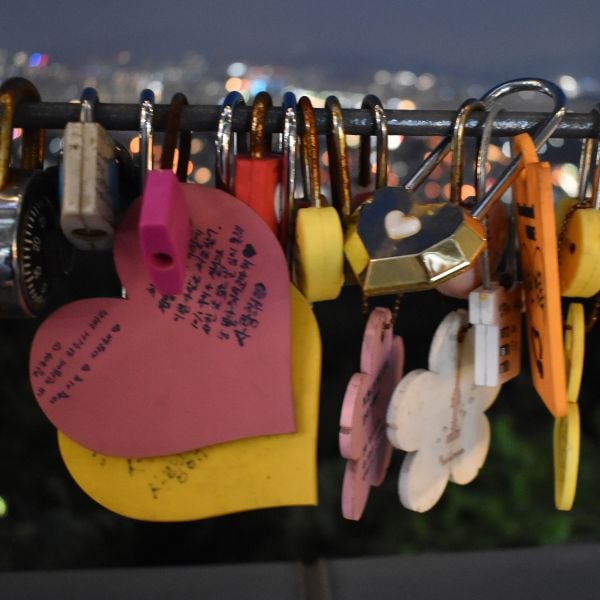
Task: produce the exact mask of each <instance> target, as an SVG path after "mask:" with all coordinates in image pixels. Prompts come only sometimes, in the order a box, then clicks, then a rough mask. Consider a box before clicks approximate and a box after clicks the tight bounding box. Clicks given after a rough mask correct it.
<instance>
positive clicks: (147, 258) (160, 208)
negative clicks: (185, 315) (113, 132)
mask: <svg viewBox="0 0 600 600" xmlns="http://www.w3.org/2000/svg"><path fill="white" fill-rule="evenodd" d="M187 103H188V102H187V98H186V97H185V95H184V94H181V93H177V94H175V95H174V96H173V98H172V100H171V104H170V106H169V113H168V116H167V127H166V130H165V139H164V144H163V149H162V153H161V162H160V167H161V168H160V169H159V170H157V171H148V173H147V174H146V181H145V183H144V191H143V194H142V201H141V202H142V208H141V212H140V220H139V224H138V228H139V239H140V248H141V250H142V256H143V259H144V263H145V265H146V268H147V269H148V272H149V274H150V277H151V279H152V282H153V283H154V285H155V286H156V289H157V290H158V291H159V292H160V293H161V294H170V295H176V294H180V293H181V291H182V288H183V284H184V281H185V263H186V258H187V253H188V246H189V242H190V237H191V227H190V216H189V212H188V209H187V205H186V202H185V198H184V196H183V191H182V189H181V186H180V182H185V180H186V179H187V168H188V161H189V157H190V146H191V132H190V131H182V132H179V123H180V121H181V112H182V110H183V107H184V106H185V105H187ZM178 134H179V155H178V160H177V167H176V171H177V175H175V174H173V171H172V168H173V157H174V153H175V143H176V141H177V136H178Z"/></svg>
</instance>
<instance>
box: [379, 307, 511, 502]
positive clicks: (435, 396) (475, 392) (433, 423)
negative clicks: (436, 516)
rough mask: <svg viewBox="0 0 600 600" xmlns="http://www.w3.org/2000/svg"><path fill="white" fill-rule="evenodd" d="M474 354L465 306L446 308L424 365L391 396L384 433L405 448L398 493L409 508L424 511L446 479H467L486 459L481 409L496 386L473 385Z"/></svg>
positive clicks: (487, 428) (487, 434) (487, 441)
mask: <svg viewBox="0 0 600 600" xmlns="http://www.w3.org/2000/svg"><path fill="white" fill-rule="evenodd" d="M473 353H474V345H473V329H472V328H470V327H469V325H468V322H467V315H466V313H465V311H463V310H457V311H453V312H451V313H449V314H448V315H446V317H445V318H444V320H443V321H442V322H441V323H440V325H439V326H438V328H437V330H436V332H435V335H434V336H433V340H432V341H431V347H430V350H429V364H428V369H415V370H413V371H410V372H409V373H406V374H405V375H404V377H403V378H402V379H401V380H400V383H399V384H398V386H397V387H396V389H395V390H394V393H393V395H392V399H391V402H390V405H389V408H388V412H387V418H386V420H387V426H388V427H387V433H388V438H389V440H390V442H391V443H392V444H393V445H394V446H395V447H396V448H399V449H401V450H404V451H406V452H407V454H406V455H405V457H404V460H403V463H402V468H401V470H400V477H399V481H398V492H399V496H400V501H401V502H402V504H403V505H404V506H406V507H407V508H409V509H411V510H414V511H417V512H424V511H426V510H429V509H430V508H432V507H433V506H434V504H435V503H436V502H437V501H438V500H439V499H440V497H441V496H442V494H443V493H444V490H445V489H446V486H447V483H448V481H452V482H454V483H458V484H461V485H464V484H466V483H469V482H470V481H472V480H473V479H474V478H475V477H476V476H477V474H478V473H479V470H480V469H481V467H482V466H483V464H484V462H485V459H486V456H487V453H488V449H489V445H490V439H491V428H490V424H489V421H488V419H487V417H486V415H485V411H486V410H487V409H488V408H489V407H490V406H491V405H492V403H493V402H494V400H495V399H496V397H497V396H498V393H499V392H500V386H497V387H495V388H492V387H482V386H478V385H476V384H475V382H474V381H473V359H474V356H473Z"/></svg>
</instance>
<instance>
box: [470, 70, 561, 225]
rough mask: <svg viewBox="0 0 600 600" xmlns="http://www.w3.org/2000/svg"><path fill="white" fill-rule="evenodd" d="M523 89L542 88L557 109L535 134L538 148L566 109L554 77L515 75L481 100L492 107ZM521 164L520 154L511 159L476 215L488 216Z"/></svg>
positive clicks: (537, 89)
mask: <svg viewBox="0 0 600 600" xmlns="http://www.w3.org/2000/svg"><path fill="white" fill-rule="evenodd" d="M522 91H537V92H541V93H543V94H546V95H547V96H549V97H550V98H552V99H553V100H554V111H553V112H552V113H550V114H549V115H548V117H547V118H546V119H545V121H544V122H543V123H542V125H541V129H540V130H539V131H538V132H537V133H536V134H535V137H534V140H533V141H534V144H535V147H536V149H537V150H539V149H540V148H541V147H542V146H543V145H544V144H545V143H546V142H547V141H548V140H549V139H550V136H551V135H552V133H553V132H554V130H555V129H556V128H557V127H558V125H559V124H560V122H561V120H562V118H563V116H564V114H565V112H566V106H565V105H566V102H567V99H566V97H565V94H564V92H563V91H562V90H561V89H560V88H559V87H558V86H557V85H556V84H554V83H552V82H551V81H546V80H545V79H522V80H520V79H515V80H513V81H507V82H506V83H504V84H501V85H499V86H497V87H495V88H492V89H491V90H490V91H489V92H487V93H486V94H484V95H483V96H482V100H483V101H484V102H485V104H486V106H487V107H488V108H491V107H492V106H494V104H495V103H496V102H497V101H498V100H499V99H500V98H502V97H504V96H507V95H509V94H512V93H516V92H522ZM520 168H521V157H520V156H517V157H516V158H514V159H513V160H512V162H511V163H510V164H509V165H508V167H507V168H506V169H504V171H503V172H502V174H501V175H500V177H498V179H497V180H496V182H495V183H494V185H492V187H491V188H490V189H489V190H488V191H487V192H486V194H485V196H484V197H483V198H482V199H481V201H480V202H479V203H478V204H477V206H476V207H475V209H474V210H473V216H474V217H476V218H479V219H482V218H483V217H485V215H486V214H487V212H488V210H489V209H490V208H491V206H492V205H493V203H494V200H496V199H497V198H498V197H499V196H501V195H502V194H503V193H504V192H505V191H506V190H507V189H508V187H509V186H510V185H511V183H512V181H513V179H514V178H515V176H516V175H517V173H518V172H519V170H520Z"/></svg>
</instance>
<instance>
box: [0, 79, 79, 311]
mask: <svg viewBox="0 0 600 600" xmlns="http://www.w3.org/2000/svg"><path fill="white" fill-rule="evenodd" d="M23 102H40V95H39V92H38V91H37V89H36V88H35V86H34V85H33V84H32V83H31V82H29V81H27V80H26V79H23V78H20V77H14V78H12V79H8V80H7V81H5V82H4V83H3V84H2V86H0V110H1V111H2V113H1V122H0V317H2V318H18V317H34V316H36V315H38V314H40V313H41V312H42V311H43V310H44V309H45V308H46V307H47V306H48V305H49V303H50V302H51V300H52V299H53V296H54V294H55V292H57V291H58V290H59V289H60V287H61V286H60V285H59V280H60V279H61V278H62V277H63V276H64V275H65V272H66V269H65V268H64V265H65V261H66V257H67V255H68V249H67V244H66V240H65V238H64V237H63V235H62V233H61V231H60V227H59V225H58V199H57V189H56V180H55V179H56V178H54V177H53V175H50V174H49V173H47V172H44V171H42V170H41V168H42V159H43V150H44V131H43V130H41V129H35V130H34V129H24V130H23V145H22V153H21V161H20V167H19V168H14V167H9V165H10V157H11V145H12V144H11V142H12V133H13V116H14V112H15V109H16V107H17V106H18V105H19V104H20V103H23Z"/></svg>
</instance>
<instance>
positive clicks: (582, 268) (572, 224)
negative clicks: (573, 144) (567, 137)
mask: <svg viewBox="0 0 600 600" xmlns="http://www.w3.org/2000/svg"><path fill="white" fill-rule="evenodd" d="M596 115H597V116H598V108H596ZM596 143H597V140H593V139H587V140H585V141H584V142H583V149H582V153H581V165H580V180H579V195H578V198H576V199H575V198H573V199H571V198H564V199H562V200H561V201H560V202H559V204H558V207H557V224H556V225H557V228H558V229H559V234H558V264H559V273H560V290H561V295H562V296H567V297H580V298H590V297H591V296H595V295H596V294H597V293H598V292H600V266H599V261H598V253H600V190H599V186H598V178H599V177H600V167H599V166H598V165H599V164H600V146H599V147H598V148H597V152H596V156H595V157H594V152H593V149H594V145H595V144H596ZM592 166H593V168H592ZM590 172H592V175H593V179H592V196H591V198H590V199H587V198H586V196H585V193H586V185H587V181H588V175H589V173H590Z"/></svg>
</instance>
